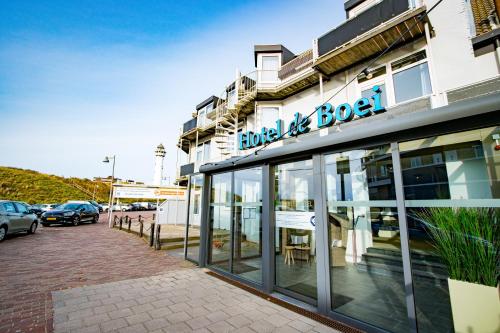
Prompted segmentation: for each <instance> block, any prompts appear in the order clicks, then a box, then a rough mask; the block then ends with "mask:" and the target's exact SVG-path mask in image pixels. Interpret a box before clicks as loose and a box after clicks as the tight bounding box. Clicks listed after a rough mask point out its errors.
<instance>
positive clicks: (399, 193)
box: [391, 142, 417, 332]
mask: <svg viewBox="0 0 500 333" xmlns="http://www.w3.org/2000/svg"><path fill="white" fill-rule="evenodd" d="M391 150H392V165H393V169H394V186H395V188H396V201H397V205H398V219H399V234H400V240H401V255H402V259H403V273H404V283H405V295H406V309H407V311H408V319H409V324H410V332H417V315H416V311H415V297H414V295H413V279H412V274H411V256H410V247H409V241H408V225H407V223H406V207H405V201H404V200H405V197H404V190H403V175H402V172H401V159H400V156H399V145H398V143H397V142H392V143H391Z"/></svg>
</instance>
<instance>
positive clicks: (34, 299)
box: [0, 214, 191, 333]
mask: <svg viewBox="0 0 500 333" xmlns="http://www.w3.org/2000/svg"><path fill="white" fill-rule="evenodd" d="M105 222H106V216H105V215H103V214H101V218H100V223H97V224H82V225H80V226H78V227H62V226H61V227H60V226H52V227H49V228H44V227H40V228H39V229H38V231H37V232H36V234H34V235H26V234H19V235H12V236H8V238H7V239H6V240H5V241H4V242H2V243H0V262H1V264H2V267H3V268H2V269H0V281H1V284H0V300H1V301H0V332H2V333H3V332H51V331H52V323H53V320H52V318H53V310H52V308H53V303H52V298H51V291H54V290H64V289H68V288H74V287H79V286H87V285H96V284H102V283H106V282H113V281H119V280H126V279H133V278H140V277H145V276H151V275H157V274H160V273H164V272H167V271H171V270H175V269H179V268H183V267H191V265H190V264H188V263H187V262H184V261H182V260H180V259H178V258H175V257H172V256H167V255H165V252H155V251H153V250H151V249H150V248H149V247H147V246H144V242H143V241H142V240H140V239H138V238H137V237H134V236H132V235H129V234H126V233H123V232H115V231H112V230H109V229H108V228H107V223H105Z"/></svg>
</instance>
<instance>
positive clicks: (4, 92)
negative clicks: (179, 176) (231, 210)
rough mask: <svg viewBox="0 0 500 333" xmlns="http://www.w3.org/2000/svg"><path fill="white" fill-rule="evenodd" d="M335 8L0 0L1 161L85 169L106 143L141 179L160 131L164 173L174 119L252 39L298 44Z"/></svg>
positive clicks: (83, 173)
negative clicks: (163, 147)
mask: <svg viewBox="0 0 500 333" xmlns="http://www.w3.org/2000/svg"><path fill="white" fill-rule="evenodd" d="M344 18H345V14H344V12H343V2H342V1H339V0H334V1H331V0H329V1H327V0H318V1H314V2H309V1H298V0H290V1H272V2H271V1H260V0H255V1H167V0H165V1H138V0H137V1H132V0H129V1H125V0H122V1H111V0H101V1H97V0H94V1H59V0H58V1H22V0H19V1H10V2H9V1H2V2H1V4H0V151H1V154H0V165H3V166H15V167H21V168H28V169H34V170H37V171H41V172H46V173H52V174H57V175H63V176H77V177H88V178H91V177H93V176H106V175H108V174H109V173H110V166H109V165H105V164H103V163H101V160H102V158H103V156H105V155H107V154H116V155H117V166H116V174H117V176H118V177H120V178H127V179H137V180H142V181H146V182H150V181H151V180H152V176H153V165H154V153H153V152H154V149H155V147H156V145H157V144H158V143H160V142H162V143H163V144H164V145H165V147H166V149H167V157H166V165H165V175H166V176H170V177H171V179H172V180H173V179H174V178H175V168H176V163H177V162H176V161H177V149H176V147H175V145H176V142H177V138H178V134H179V128H180V127H181V126H182V124H183V123H184V122H185V121H187V120H189V119H190V117H191V116H190V115H191V112H192V111H194V106H195V105H196V104H198V103H199V102H201V101H202V100H204V99H206V98H207V97H209V96H211V95H213V94H215V95H219V94H220V92H221V91H223V89H224V86H225V85H227V84H229V83H230V82H231V81H232V80H233V79H234V75H235V74H234V73H235V69H236V68H238V69H239V70H241V72H243V73H245V72H249V71H252V70H253V65H254V64H253V45H254V44H275V43H276V44H277V43H281V44H284V45H285V46H286V47H288V48H289V49H290V50H292V51H293V52H296V53H299V52H302V51H304V50H306V49H308V48H310V47H311V45H312V40H313V38H316V37H318V36H319V35H321V34H322V33H324V32H326V31H328V30H330V29H332V28H333V27H335V26H336V25H338V24H339V23H340V22H342V21H343V20H344ZM182 155H183V154H181V159H180V161H179V163H180V164H182V163H184V162H185V161H184V160H183V156H182Z"/></svg>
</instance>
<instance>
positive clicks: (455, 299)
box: [448, 279, 500, 333]
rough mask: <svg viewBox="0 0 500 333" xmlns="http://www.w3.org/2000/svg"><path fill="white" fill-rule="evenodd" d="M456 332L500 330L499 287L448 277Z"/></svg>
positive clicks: (492, 331)
mask: <svg viewBox="0 0 500 333" xmlns="http://www.w3.org/2000/svg"><path fill="white" fill-rule="evenodd" d="M448 289H449V291H450V303H451V312H452V314H453V326H454V327H455V333H471V332H474V333H480V332H484V333H496V332H500V300H499V293H498V289H497V288H495V287H488V286H484V285H481V284H476V283H470V282H464V281H459V280H453V279H448Z"/></svg>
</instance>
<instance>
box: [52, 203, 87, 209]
mask: <svg viewBox="0 0 500 333" xmlns="http://www.w3.org/2000/svg"><path fill="white" fill-rule="evenodd" d="M80 207H82V204H78V203H67V204H63V205H60V206H59V207H57V208H59V209H67V210H75V209H79V208H80Z"/></svg>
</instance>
